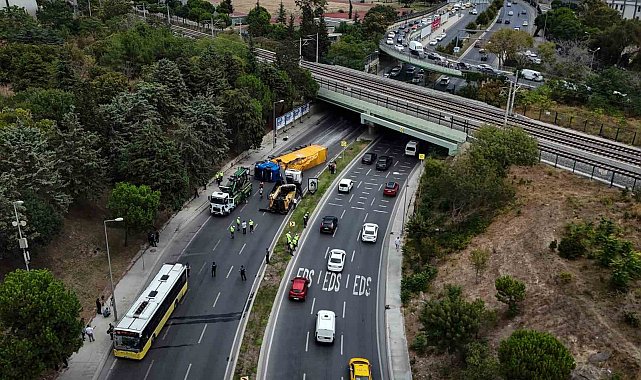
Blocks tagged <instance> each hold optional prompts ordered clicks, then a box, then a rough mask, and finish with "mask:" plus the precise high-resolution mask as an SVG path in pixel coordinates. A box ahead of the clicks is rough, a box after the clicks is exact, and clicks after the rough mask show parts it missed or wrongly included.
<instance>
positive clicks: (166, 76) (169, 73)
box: [145, 59, 189, 104]
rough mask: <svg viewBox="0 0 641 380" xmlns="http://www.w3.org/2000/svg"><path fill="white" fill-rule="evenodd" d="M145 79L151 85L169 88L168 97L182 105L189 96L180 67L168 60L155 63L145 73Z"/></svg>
mask: <svg viewBox="0 0 641 380" xmlns="http://www.w3.org/2000/svg"><path fill="white" fill-rule="evenodd" d="M145 74H146V75H145V79H146V80H147V81H148V82H151V83H158V84H161V85H163V86H165V87H166V88H167V92H168V95H169V96H170V97H171V98H172V99H173V100H175V101H176V103H178V104H181V103H182V102H184V101H185V100H186V99H187V98H188V96H189V90H188V89H187V86H186V85H185V81H184V79H183V76H182V74H181V72H180V69H179V68H178V65H177V64H176V63H175V62H173V61H170V60H168V59H161V60H160V61H158V62H155V63H153V64H152V65H151V66H150V67H149V70H147V72H146V73H145Z"/></svg>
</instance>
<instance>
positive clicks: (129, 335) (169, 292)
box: [113, 264, 187, 360]
mask: <svg viewBox="0 0 641 380" xmlns="http://www.w3.org/2000/svg"><path fill="white" fill-rule="evenodd" d="M186 292H187V267H186V266H185V265H183V264H164V265H163V266H162V268H160V271H159V272H158V274H157V275H156V277H154V279H153V281H151V283H150V284H149V286H148V287H147V289H145V291H144V292H143V293H142V294H141V295H140V297H138V299H137V300H136V302H134V304H133V305H132V306H131V309H129V311H128V312H127V314H126V315H125V316H124V317H123V318H122V319H121V320H120V322H118V326H116V328H115V329H114V348H113V353H114V355H115V356H117V357H119V358H128V359H136V360H141V359H142V358H144V357H145V355H146V354H147V351H149V348H150V347H151V343H152V342H153V341H154V340H155V339H156V338H157V337H158V335H159V334H160V331H161V330H162V328H163V326H165V323H166V322H167V320H168V319H169V317H170V316H171V313H172V312H173V311H174V309H175V308H176V306H177V305H178V302H179V301H180V300H181V299H182V297H183V296H184V295H185V293H186Z"/></svg>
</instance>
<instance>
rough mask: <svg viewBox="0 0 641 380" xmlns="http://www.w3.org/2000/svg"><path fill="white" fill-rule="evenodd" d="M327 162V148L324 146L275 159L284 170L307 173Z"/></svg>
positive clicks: (308, 147) (307, 147) (306, 148)
mask: <svg viewBox="0 0 641 380" xmlns="http://www.w3.org/2000/svg"><path fill="white" fill-rule="evenodd" d="M326 160H327V147H325V146H322V145H309V146H306V147H304V148H302V149H298V150H295V151H293V152H291V153H287V154H284V155H282V156H280V157H276V158H274V159H273V160H272V161H273V162H275V163H278V164H279V165H280V166H281V168H283V169H295V170H300V171H305V170H307V169H311V168H313V167H314V166H318V165H320V164H322V163H324V162H325V161H326Z"/></svg>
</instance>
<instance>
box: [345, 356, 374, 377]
mask: <svg viewBox="0 0 641 380" xmlns="http://www.w3.org/2000/svg"><path fill="white" fill-rule="evenodd" d="M349 378H350V380H372V365H371V364H369V360H367V359H364V358H351V359H349Z"/></svg>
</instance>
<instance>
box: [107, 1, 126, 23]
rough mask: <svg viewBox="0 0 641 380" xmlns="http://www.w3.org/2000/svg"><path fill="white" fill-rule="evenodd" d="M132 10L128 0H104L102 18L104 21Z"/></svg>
mask: <svg viewBox="0 0 641 380" xmlns="http://www.w3.org/2000/svg"><path fill="white" fill-rule="evenodd" d="M130 11H131V4H130V2H128V1H126V0H102V1H101V6H100V18H101V19H102V20H103V21H107V20H110V19H112V18H114V17H120V16H124V15H126V14H127V13H129V12H130Z"/></svg>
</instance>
